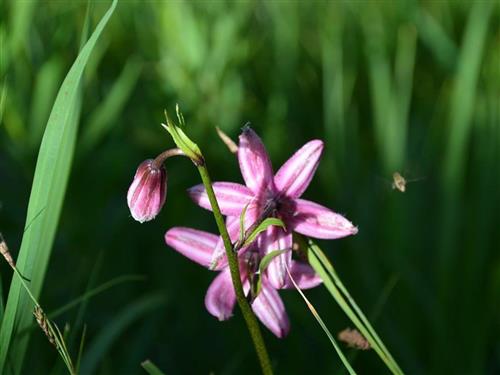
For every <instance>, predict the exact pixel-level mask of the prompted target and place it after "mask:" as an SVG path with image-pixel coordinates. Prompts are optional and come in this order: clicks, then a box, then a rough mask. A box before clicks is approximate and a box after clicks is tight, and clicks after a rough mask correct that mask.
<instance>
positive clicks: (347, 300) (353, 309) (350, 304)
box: [308, 241, 403, 374]
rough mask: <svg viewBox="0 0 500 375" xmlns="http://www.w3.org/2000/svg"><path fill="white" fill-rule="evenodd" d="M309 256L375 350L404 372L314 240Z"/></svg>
mask: <svg viewBox="0 0 500 375" xmlns="http://www.w3.org/2000/svg"><path fill="white" fill-rule="evenodd" d="M308 257H309V262H310V264H311V266H312V267H313V268H314V270H315V271H316V273H318V275H319V276H320V277H321V278H322V280H323V282H324V284H325V286H326V288H327V289H328V291H329V292H330V293H331V294H332V296H333V297H334V299H335V300H336V301H337V303H338V304H339V306H340V308H341V309H342V310H343V311H344V312H345V313H346V315H347V316H348V317H349V319H351V321H352V322H353V324H354V325H355V326H356V328H357V329H358V330H359V331H360V332H361V333H362V335H363V336H364V337H365V338H366V339H367V340H368V342H369V343H370V345H371V347H372V348H373V350H375V352H376V353H377V354H378V355H379V357H380V358H381V359H382V361H383V362H384V363H385V364H386V366H387V367H388V368H389V369H390V370H391V372H392V373H393V374H403V372H402V370H401V369H400V368H399V366H398V365H397V363H396V362H395V360H394V358H393V357H392V356H391V354H390V353H389V352H388V350H387V348H386V347H385V345H384V344H383V342H382V340H381V339H380V337H379V336H378V335H377V333H376V332H375V330H374V329H373V327H372V326H371V324H370V322H369V321H368V319H367V318H366V317H365V315H364V314H363V312H362V311H361V309H360V308H359V307H358V305H357V304H356V303H355V301H354V299H353V298H352V297H351V296H350V294H349V293H348V291H347V289H346V288H345V287H344V285H343V284H342V282H341V281H340V278H339V277H338V275H337V273H336V272H335V269H334V268H333V265H332V264H331V263H330V261H328V258H326V256H325V255H324V253H323V252H322V251H321V249H320V248H319V247H318V246H317V245H315V244H314V243H313V242H312V241H309V251H308Z"/></svg>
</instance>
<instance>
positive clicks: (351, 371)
mask: <svg viewBox="0 0 500 375" xmlns="http://www.w3.org/2000/svg"><path fill="white" fill-rule="evenodd" d="M285 267H286V272H287V273H288V277H289V278H290V280H292V284H293V286H294V287H295V289H297V292H299V294H300V296H301V297H302V299H303V300H304V302H305V303H306V305H307V308H308V309H309V311H311V313H312V314H313V316H314V318H315V319H316V321H317V322H318V323H319V325H320V326H321V328H322V329H323V331H324V332H325V334H326V335H327V336H328V339H329V340H330V342H331V343H332V345H333V347H334V349H335V351H336V352H337V354H338V356H339V357H340V360H341V361H342V363H343V364H344V366H345V368H346V369H347V371H349V374H351V375H356V371H354V369H353V368H352V366H351V364H350V363H349V361H348V360H347V358H346V357H345V355H344V353H342V350H341V349H340V347H339V345H338V344H337V341H336V340H335V338H334V337H333V335H332V333H331V332H330V330H329V329H328V327H327V326H326V324H325V322H323V319H321V316H320V315H319V313H318V311H317V310H316V308H315V307H314V306H313V304H312V303H311V302H309V300H308V299H307V297H306V296H305V294H304V292H302V290H300V288H299V286H298V285H297V283H296V282H295V280H294V279H293V277H292V274H291V273H290V270H289V269H288V267H287V266H286V265H285Z"/></svg>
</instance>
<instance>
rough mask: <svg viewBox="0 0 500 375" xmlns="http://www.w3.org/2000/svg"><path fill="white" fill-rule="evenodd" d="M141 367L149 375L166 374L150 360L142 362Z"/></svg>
mask: <svg viewBox="0 0 500 375" xmlns="http://www.w3.org/2000/svg"><path fill="white" fill-rule="evenodd" d="M141 366H142V368H143V369H144V370H146V372H147V373H148V374H149V375H164V373H163V372H162V371H161V370H160V369H159V368H158V367H157V366H156V365H155V364H154V363H153V362H151V361H150V360H149V359H147V360H145V361H144V362H142V363H141Z"/></svg>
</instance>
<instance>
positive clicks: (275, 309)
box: [165, 227, 321, 338]
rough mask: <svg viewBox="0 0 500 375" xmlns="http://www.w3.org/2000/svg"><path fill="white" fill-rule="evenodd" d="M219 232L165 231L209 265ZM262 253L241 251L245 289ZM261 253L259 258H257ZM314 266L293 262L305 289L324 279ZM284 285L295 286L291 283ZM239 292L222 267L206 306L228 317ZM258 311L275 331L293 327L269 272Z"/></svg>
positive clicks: (281, 332) (186, 253)
mask: <svg viewBox="0 0 500 375" xmlns="http://www.w3.org/2000/svg"><path fill="white" fill-rule="evenodd" d="M218 239H219V236H216V235H215V234H211V233H207V232H203V231H200V230H196V229H191V228H181V227H176V228H172V229H170V230H168V231H167V233H165V241H166V243H167V244H168V245H169V246H171V247H172V248H174V249H175V250H177V251H178V252H179V253H181V254H183V255H184V256H186V257H188V258H189V259H191V260H192V261H194V262H196V263H198V264H201V265H202V266H204V267H207V268H209V266H210V262H211V259H212V257H213V252H214V249H215V247H216V244H217V242H218ZM260 255H261V254H259V253H258V252H256V249H255V248H253V249H251V250H249V251H247V252H246V253H245V254H241V253H240V254H239V261H240V271H241V281H242V283H243V289H244V291H245V293H248V291H249V289H250V282H249V275H251V274H252V273H253V272H254V271H255V265H256V264H258V262H259V261H260V260H259V259H258V258H259V257H260ZM256 257H257V259H256ZM311 271H312V269H311V268H310V267H309V266H307V265H305V264H303V263H301V262H297V261H292V262H291V264H290V272H291V274H292V277H293V278H294V280H295V281H296V282H297V283H298V285H299V287H300V288H301V289H307V288H313V287H315V286H317V285H318V284H319V283H320V282H321V279H320V278H319V277H318V276H316V275H315V274H314V271H313V272H311ZM284 287H286V288H293V285H292V284H291V283H290V284H287V285H285V286H284ZM235 303H236V295H235V292H234V287H233V283H232V281H231V274H230V271H229V267H227V266H226V267H222V268H221V269H220V272H219V274H218V275H217V277H216V278H215V279H214V281H213V282H212V283H211V284H210V286H209V288H208V290H207V294H206V296H205V306H206V308H207V310H208V312H209V313H210V314H212V315H213V316H215V317H216V318H218V319H219V320H227V319H229V318H230V317H231V316H232V314H233V309H234V305H235ZM252 309H253V311H254V312H255V315H257V317H258V318H259V319H260V321H261V322H262V324H264V325H265V326H266V327H267V328H268V329H269V330H270V331H271V332H273V333H274V334H275V335H276V336H277V337H279V338H282V337H285V336H286V335H287V334H288V331H289V330H290V322H289V320H288V315H287V314H286V311H285V307H284V305H283V301H282V300H281V298H280V296H279V294H278V292H277V291H276V290H275V289H274V288H273V287H271V286H270V284H269V281H268V276H267V272H264V275H262V289H261V291H260V293H259V294H258V296H257V297H256V298H255V300H254V301H253V303H252Z"/></svg>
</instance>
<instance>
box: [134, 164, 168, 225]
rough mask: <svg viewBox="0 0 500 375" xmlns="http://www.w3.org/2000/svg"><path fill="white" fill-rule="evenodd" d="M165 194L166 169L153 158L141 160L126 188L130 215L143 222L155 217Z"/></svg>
mask: <svg viewBox="0 0 500 375" xmlns="http://www.w3.org/2000/svg"><path fill="white" fill-rule="evenodd" d="M166 196H167V171H166V169H165V168H164V167H163V166H160V167H159V166H158V165H157V163H155V161H154V160H153V159H148V160H145V161H143V162H142V163H141V164H140V165H139V167H138V168H137V171H136V172H135V176H134V180H133V181H132V185H130V188H129V189H128V194H127V202H128V207H129V209H130V213H131V214H132V217H133V218H134V219H135V220H137V221H139V222H141V223H143V222H145V221H149V220H152V219H154V218H155V216H156V215H158V213H159V212H160V210H161V208H162V206H163V204H164V203H165V198H166Z"/></svg>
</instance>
